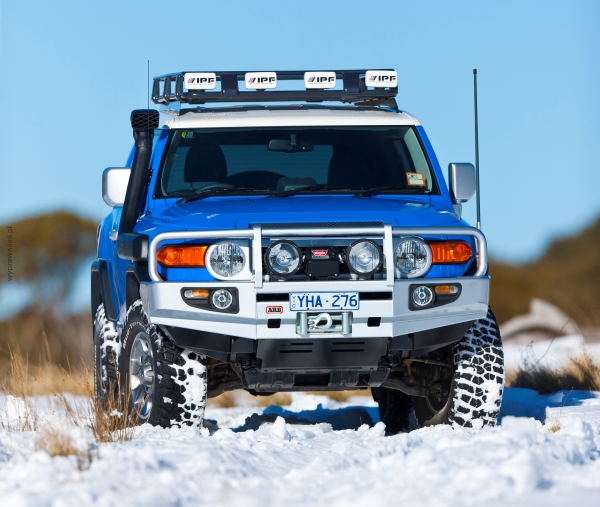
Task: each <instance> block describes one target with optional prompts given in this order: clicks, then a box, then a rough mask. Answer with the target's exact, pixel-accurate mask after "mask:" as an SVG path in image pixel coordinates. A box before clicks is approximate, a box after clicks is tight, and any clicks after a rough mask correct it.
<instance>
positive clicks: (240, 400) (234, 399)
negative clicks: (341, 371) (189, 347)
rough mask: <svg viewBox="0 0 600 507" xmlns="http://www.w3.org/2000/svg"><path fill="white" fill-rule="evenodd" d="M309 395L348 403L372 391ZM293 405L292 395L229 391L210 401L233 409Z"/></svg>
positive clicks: (369, 394) (209, 401)
mask: <svg viewBox="0 0 600 507" xmlns="http://www.w3.org/2000/svg"><path fill="white" fill-rule="evenodd" d="M307 394H316V395H319V396H327V397H329V398H331V399H332V400H335V401H338V402H341V403H343V402H347V401H348V400H349V399H350V398H353V397H355V396H368V397H371V390H370V389H364V390H355V391H308V392H307ZM291 403H292V395H291V393H276V394H271V395H269V396H252V395H250V394H248V393H246V392H245V391H241V390H240V391H229V392H226V393H223V394H221V395H219V396H216V397H215V398H210V399H209V400H208V406H209V407H215V408H232V407H238V406H240V405H251V406H255V407H270V406H271V405H277V406H281V407H285V406H287V405H290V404H291Z"/></svg>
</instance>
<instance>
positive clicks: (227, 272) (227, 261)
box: [209, 243, 246, 299]
mask: <svg viewBox="0 0 600 507" xmlns="http://www.w3.org/2000/svg"><path fill="white" fill-rule="evenodd" d="M209 262H210V267H211V268H212V270H213V271H214V272H215V273H216V274H217V275H219V276H223V277H226V278H230V277H232V276H236V275H238V274H240V273H241V272H242V269H244V265H245V264H246V256H245V255H244V251H243V250H242V248H241V247H240V246H239V245H236V244H235V243H219V244H218V245H216V246H214V248H213V249H212V251H211V252H210V260H209ZM213 299H214V296H213Z"/></svg>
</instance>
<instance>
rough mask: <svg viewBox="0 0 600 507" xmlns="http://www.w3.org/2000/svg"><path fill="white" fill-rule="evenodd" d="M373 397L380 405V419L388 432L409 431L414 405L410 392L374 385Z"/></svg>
mask: <svg viewBox="0 0 600 507" xmlns="http://www.w3.org/2000/svg"><path fill="white" fill-rule="evenodd" d="M371 392H372V394H373V399H374V400H375V401H376V402H377V403H378V405H379V419H380V420H381V422H382V423H384V424H385V431H386V432H388V433H393V434H396V433H400V432H402V431H408V427H409V424H410V419H409V417H410V414H411V413H412V410H413V406H412V400H411V397H410V396H409V395H408V394H405V393H403V392H402V391H398V390H396V389H390V388H388V387H373V388H372V389H371Z"/></svg>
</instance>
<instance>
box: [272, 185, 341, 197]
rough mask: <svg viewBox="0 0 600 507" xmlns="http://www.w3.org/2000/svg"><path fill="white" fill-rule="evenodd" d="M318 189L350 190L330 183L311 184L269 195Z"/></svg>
mask: <svg viewBox="0 0 600 507" xmlns="http://www.w3.org/2000/svg"><path fill="white" fill-rule="evenodd" d="M316 190H348V191H350V189H349V188H345V187H330V186H329V185H309V186H307V187H298V188H292V189H291V190H284V191H283V192H275V193H274V194H271V195H270V196H269V197H289V196H290V195H296V194H299V193H301V192H313V191H316Z"/></svg>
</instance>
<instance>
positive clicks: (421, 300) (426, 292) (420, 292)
mask: <svg viewBox="0 0 600 507" xmlns="http://www.w3.org/2000/svg"><path fill="white" fill-rule="evenodd" d="M412 300H413V303H414V304H416V305H417V306H427V305H428V304H430V303H431V302H432V301H433V291H432V290H431V289H430V288H429V287H425V286H424V285H420V286H419V287H417V288H415V289H414V290H413V293H412Z"/></svg>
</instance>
